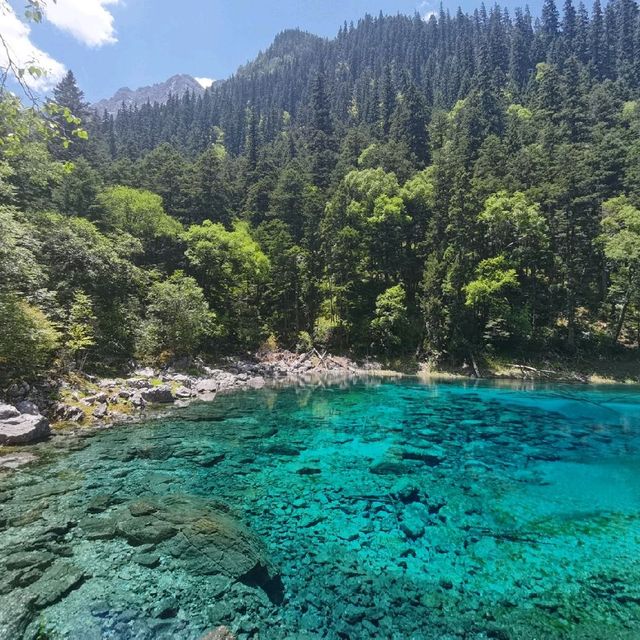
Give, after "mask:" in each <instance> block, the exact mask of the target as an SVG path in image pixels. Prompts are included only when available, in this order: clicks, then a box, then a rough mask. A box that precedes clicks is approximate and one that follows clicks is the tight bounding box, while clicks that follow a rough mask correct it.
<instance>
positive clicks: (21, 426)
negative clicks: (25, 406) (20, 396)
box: [0, 413, 49, 444]
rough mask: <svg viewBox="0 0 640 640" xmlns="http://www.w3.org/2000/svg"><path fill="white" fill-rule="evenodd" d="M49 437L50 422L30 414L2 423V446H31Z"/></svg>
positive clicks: (0, 429) (0, 424) (0, 422)
mask: <svg viewBox="0 0 640 640" xmlns="http://www.w3.org/2000/svg"><path fill="white" fill-rule="evenodd" d="M48 436H49V421H48V420H47V419H46V418H45V417H44V416H41V415H39V414H38V415H31V414H28V413H25V414H22V415H18V416H16V417H13V418H7V419H5V420H1V421H0V444H29V443H31V442H37V441H38V440H44V439H45V438H47V437H48Z"/></svg>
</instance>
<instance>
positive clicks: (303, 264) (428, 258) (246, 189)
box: [0, 0, 640, 382]
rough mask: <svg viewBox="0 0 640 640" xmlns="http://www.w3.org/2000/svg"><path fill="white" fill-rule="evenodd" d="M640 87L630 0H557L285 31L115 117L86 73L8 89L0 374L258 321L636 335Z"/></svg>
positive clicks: (418, 330)
mask: <svg viewBox="0 0 640 640" xmlns="http://www.w3.org/2000/svg"><path fill="white" fill-rule="evenodd" d="M639 87H640V12H639V10H638V5H637V3H636V2H634V0H614V1H612V2H610V3H609V4H607V5H606V6H605V7H602V6H601V5H600V3H599V2H598V0H596V1H595V3H594V6H593V9H592V11H591V12H587V10H586V9H585V7H584V6H583V5H582V4H580V5H579V6H578V7H574V5H573V4H572V2H571V0H567V1H566V2H565V4H564V6H563V7H562V9H561V10H560V11H559V10H558V9H557V8H556V6H555V5H554V3H553V0H547V1H546V2H545V4H544V7H543V10H542V14H541V16H540V17H539V18H537V17H535V18H534V17H532V16H531V15H530V14H529V13H528V11H524V10H523V11H516V12H515V14H514V15H509V13H508V12H507V11H506V10H505V9H503V8H500V7H498V6H496V7H494V8H492V9H491V10H489V11H487V10H485V9H484V7H481V8H479V9H478V10H477V11H475V12H474V13H473V14H472V15H468V14H465V13H463V12H462V11H458V12H456V13H455V15H449V14H448V13H444V12H441V13H440V15H438V16H434V17H431V18H430V19H429V20H427V21H425V20H423V19H421V18H420V17H419V16H414V17H405V16H393V17H385V16H379V17H377V18H373V17H370V16H367V17H365V18H363V19H362V20H361V21H359V22H358V23H357V24H355V25H353V24H352V25H344V27H342V28H341V29H340V31H339V33H338V35H337V37H336V38H335V39H332V40H324V39H321V38H318V37H315V36H313V35H310V34H307V33H303V32H299V31H287V32H284V33H282V34H280V35H279V36H278V37H277V38H276V39H275V41H274V43H273V45H272V46H271V47H270V48H269V49H268V50H267V51H266V52H264V53H261V54H260V55H259V56H258V57H257V58H256V60H255V61H253V62H252V63H250V64H248V65H247V66H245V67H243V68H241V69H239V70H238V72H237V73H236V75H235V76H233V77H232V78H230V79H228V80H225V81H222V82H218V83H216V84H215V85H214V86H213V87H212V88H211V89H209V90H207V91H206V92H204V94H203V95H202V96H194V95H190V94H187V95H185V96H184V97H183V98H172V99H171V100H169V102H168V103H167V104H166V105H157V104H156V105H145V106H143V107H141V108H134V109H125V110H121V111H120V112H119V113H118V114H117V116H115V117H113V116H112V115H108V114H99V113H96V112H92V110H91V109H89V107H88V105H87V104H86V103H85V101H84V98H83V95H82V92H81V89H80V88H78V87H77V85H76V82H75V79H74V77H73V75H72V74H69V75H68V76H67V78H65V80H64V81H63V82H62V83H61V84H60V85H59V86H58V87H57V88H56V91H55V92H54V96H53V97H52V98H53V101H54V103H55V105H56V106H55V108H53V109H50V110H49V113H50V114H51V113H53V115H48V116H46V117H43V116H41V115H39V114H38V113H37V112H34V111H33V110H31V109H26V108H24V107H21V106H20V105H19V104H18V103H17V101H16V100H15V99H14V98H12V97H11V96H10V95H8V94H6V93H5V95H4V98H3V100H2V102H1V103H0V109H2V113H3V115H2V117H0V142H2V145H1V146H0V154H1V163H0V205H1V206H0V323H1V324H2V327H3V331H2V335H0V370H1V371H2V375H1V378H2V380H1V381H2V382H6V381H7V380H9V379H12V378H15V377H19V376H25V375H34V374H36V373H38V372H39V371H42V370H43V369H46V368H47V367H50V366H51V365H52V363H55V364H56V365H57V366H60V367H63V368H69V367H71V368H73V367H85V368H91V367H93V368H97V367H99V368H106V367H112V368H119V367H122V366H125V365H126V363H127V362H129V361H130V360H131V359H132V358H134V357H135V358H138V359H147V360H155V361H166V360H169V359H171V358H175V357H181V356H185V355H187V356H188V355H194V354H196V353H200V352H205V353H210V354H220V353H224V352H237V351H241V350H246V349H253V348H255V347H256V346H257V345H259V344H261V343H263V342H264V341H265V340H268V341H269V342H270V343H272V344H273V343H274V342H277V343H278V344H279V345H282V346H287V347H296V346H297V347H299V348H308V347H309V346H310V345H311V344H316V345H319V346H325V347H328V348H331V349H333V350H335V351H340V350H344V351H352V352H355V353H373V354H384V355H398V354H404V353H410V354H417V355H418V356H420V357H431V358H435V359H443V358H447V359H451V360H453V361H456V360H457V361H461V360H462V359H465V358H467V357H468V356H469V354H470V353H474V354H480V353H506V354H512V355H514V357H524V356H527V355H530V354H536V353H550V352H557V353H566V354H576V353H592V354H594V353H595V354H610V353H613V352H615V351H625V350H629V351H630V350H634V349H637V348H638V344H639V341H640V100H639V95H638V94H639V91H638V90H639ZM70 114H73V117H71V115H70ZM76 117H77V118H80V119H81V121H82V127H83V128H84V129H86V131H87V132H88V139H86V140H85V139H84V129H81V130H78V122H77V120H76V119H75V118H76ZM52 124H53V125H54V126H51V125H52ZM51 131H54V132H55V131H57V132H58V134H56V135H52V134H51ZM69 141H71V143H70V144H67V142H69Z"/></svg>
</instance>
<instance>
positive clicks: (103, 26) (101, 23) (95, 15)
mask: <svg viewBox="0 0 640 640" xmlns="http://www.w3.org/2000/svg"><path fill="white" fill-rule="evenodd" d="M119 2H120V0H58V1H57V2H48V3H47V5H46V9H45V15H46V17H47V20H49V22H51V23H52V24H54V25H55V26H56V27H58V29H61V30H62V31H67V32H68V33H70V34H71V35H72V36H73V37H74V38H75V39H76V40H79V41H80V42H82V43H83V44H86V45H87V46H89V47H101V46H103V45H105V44H113V43H114V42H117V41H118V39H117V38H116V32H115V29H114V26H113V15H112V14H111V13H110V12H109V11H108V10H107V9H106V7H107V6H109V5H116V4H119Z"/></svg>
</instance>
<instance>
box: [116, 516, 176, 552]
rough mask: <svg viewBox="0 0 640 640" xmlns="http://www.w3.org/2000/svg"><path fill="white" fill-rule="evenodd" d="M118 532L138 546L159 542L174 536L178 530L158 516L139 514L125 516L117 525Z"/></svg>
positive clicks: (130, 542)
mask: <svg viewBox="0 0 640 640" xmlns="http://www.w3.org/2000/svg"><path fill="white" fill-rule="evenodd" d="M117 532H118V533H119V534H120V535H121V536H122V537H123V538H125V539H126V540H127V542H128V543H129V544H132V545H134V546H138V545H141V544H148V543H152V544H157V543H158V542H162V541H163V540H168V539H169V538H173V536H175V535H176V533H178V530H177V529H176V528H175V527H174V526H172V525H170V524H168V523H166V522H162V521H161V520H159V519H158V518H154V517H150V516H139V517H132V518H125V519H124V520H122V521H120V522H119V523H118V526H117Z"/></svg>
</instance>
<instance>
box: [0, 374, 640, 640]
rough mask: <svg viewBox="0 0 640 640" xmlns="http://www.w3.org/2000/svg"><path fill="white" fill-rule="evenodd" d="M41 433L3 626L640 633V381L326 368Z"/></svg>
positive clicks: (15, 535)
mask: <svg viewBox="0 0 640 640" xmlns="http://www.w3.org/2000/svg"><path fill="white" fill-rule="evenodd" d="M39 450H40V452H41V453H42V454H44V462H43V463H42V464H40V465H39V466H35V467H31V468H27V469H26V470H23V471H21V472H19V473H16V474H14V475H10V476H4V477H0V510H1V511H0V526H2V536H1V538H0V547H1V551H0V555H1V558H2V560H1V561H0V562H2V565H3V566H2V578H0V638H7V639H9V638H10V639H11V640H13V639H14V638H20V637H29V638H30V637H35V634H36V633H40V637H41V638H45V637H51V638H77V639H81V638H82V639H83V640H85V639H89V640H90V639H91V638H114V639H118V640H120V639H128V638H131V639H143V638H144V639H149V640H155V639H158V638H186V639H191V638H194V639H197V638H200V637H201V636H202V635H203V634H204V633H205V632H206V631H207V630H210V629H212V628H215V627H217V626H218V625H221V624H226V625H228V626H229V627H231V628H232V629H233V630H234V631H235V632H236V633H237V636H238V638H249V637H256V638H264V639H276V638H277V639H280V638H292V639H293V638H296V639H297V638H335V639H338V638H350V639H353V640H355V639H360V638H365V639H366V638H398V639H401V638H402V639H405V638H416V639H421V638H434V639H435V638H451V639H453V638H466V639H469V638H471V639H477V640H480V639H484V638H509V639H523V640H533V639H543V638H544V639H546V638H576V639H577V638H580V639H585V640H586V639H597V638H602V639H610V638H611V639H615V638H629V639H631V638H638V637H639V636H638V629H639V628H640V575H639V574H640V569H639V567H638V563H637V558H638V555H639V551H640V519H639V515H640V473H639V471H640V453H639V452H640V393H639V392H637V391H635V390H634V389H632V390H630V388H629V387H577V386H570V385H543V386H541V385H533V384H532V383H518V384H517V385H514V384H505V383H500V384H494V385H488V384H479V383H467V384H460V383H438V384H424V383H419V382H417V381H414V380H412V381H407V380H403V381H398V380H389V381H381V380H368V381H358V382H352V381H347V380H345V381H342V382H339V383H336V384H332V385H328V384H324V383H315V384H311V383H309V384H305V385H302V386H298V387H283V388H267V389H262V390H259V391H247V392H242V393H237V394H234V395H229V396H225V397H221V398H218V400H216V401H215V402H214V403H211V404H204V403H203V404H196V405H191V406H190V407H187V408H185V409H181V410H179V411H177V412H176V413H175V414H174V415H173V416H172V417H170V418H163V419H161V420H157V421H151V422H149V423H147V424H144V425H141V426H135V427H131V426H129V427H123V428H118V429H113V430H110V431H108V432H103V433H101V434H98V435H93V436H92V437H87V438H79V439H78V438H74V437H60V438H56V439H55V440H54V441H53V442H52V443H50V444H47V445H43V446H41V447H39ZM47 634H48V635H47Z"/></svg>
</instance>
